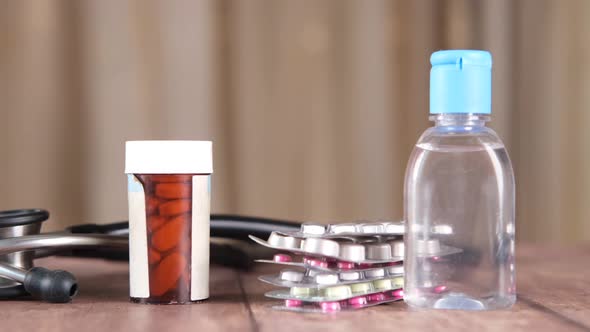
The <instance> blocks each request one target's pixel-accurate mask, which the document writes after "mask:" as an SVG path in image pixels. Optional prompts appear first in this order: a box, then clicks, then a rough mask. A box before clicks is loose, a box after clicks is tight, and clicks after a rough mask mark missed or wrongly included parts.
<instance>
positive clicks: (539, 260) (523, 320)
mask: <svg viewBox="0 0 590 332" xmlns="http://www.w3.org/2000/svg"><path fill="white" fill-rule="evenodd" d="M517 252H518V259H517V269H518V278H517V279H518V297H519V300H518V302H517V304H516V305H515V306H514V307H513V308H512V309H510V310H498V311H489V312H462V311H418V310H411V309H409V308H408V307H407V306H406V305H405V304H404V303H403V302H398V303H395V304H392V305H382V306H378V307H374V308H370V309H365V310H362V311H358V312H344V313H338V314H333V315H321V314H305V315H303V314H296V313H288V312H278V311H273V310H272V309H271V308H270V307H271V306H272V304H274V303H276V302H275V301H274V300H270V299H266V298H264V295H263V294H264V292H266V291H268V290H270V289H272V288H273V287H272V286H270V285H267V284H263V283H261V282H259V281H258V280H257V276H258V275H259V274H262V273H272V272H273V271H278V270H279V268H277V267H273V266H269V265H259V266H257V268H256V270H255V271H250V272H238V271H234V270H231V269H228V268H223V267H212V271H211V273H212V275H211V298H210V299H209V300H208V301H205V302H203V303H200V304H193V305H176V306H156V305H138V304H132V303H130V302H129V301H128V284H127V283H128V269H127V264H125V263H112V262H104V261H99V260H97V261H83V260H79V259H67V258H51V259H44V260H40V261H38V265H42V266H47V267H50V268H64V269H68V270H70V271H71V272H73V273H75V274H76V276H77V277H78V279H79V281H80V289H81V290H80V295H79V296H78V297H77V298H76V299H75V301H74V302H73V303H71V304H64V305H56V304H45V303H39V302H37V301H31V300H29V301H2V302H0V322H2V325H1V326H2V328H1V330H2V331H66V332H67V331H81V330H82V331H110V332H114V331H142V332H144V331H281V332H288V331H298V332H300V331H305V332H310V331H320V330H322V331H323V330H338V331H362V330H368V329H370V330H371V331H391V330H400V331H414V330H417V331H422V330H436V331H478V332H479V331H499V330H502V331H535V332H537V331H590V315H589V313H590V296H589V292H588V286H589V283H590V282H589V281H588V278H587V276H588V275H590V265H589V264H588V263H587V261H588V257H589V255H590V247H579V248H570V249H564V248H559V247H557V248H540V247H538V246H520V247H519V248H518V251H517Z"/></svg>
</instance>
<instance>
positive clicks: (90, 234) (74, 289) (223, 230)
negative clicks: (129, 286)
mask: <svg viewBox="0 0 590 332" xmlns="http://www.w3.org/2000/svg"><path fill="white" fill-rule="evenodd" d="M47 219H49V212H47V211H46V210H41V209H22V210H10V211H0V299H15V298H19V297H22V296H33V297H35V298H38V299H41V300H43V301H47V302H54V303H64V302H69V301H70V300H71V299H72V298H73V297H74V296H76V294H77V293H78V284H77V281H76V278H75V277H74V275H73V274H71V273H70V272H68V271H64V270H53V271H52V270H48V269H46V268H43V267H36V266H34V264H33V263H34V260H35V259H36V258H41V257H47V256H52V255H66V256H75V257H94V258H104V259H111V260H127V259H128V248H129V241H128V236H129V224H128V223H127V222H118V223H113V224H108V225H95V224H85V225H77V226H72V227H68V228H66V229H65V230H64V231H59V232H51V233H41V224H42V223H43V222H44V221H45V220H47ZM299 228H300V224H298V223H293V222H288V221H282V220H273V219H266V218H252V217H243V216H236V215H217V214H214V215H211V238H212V241H211V247H212V250H211V262H212V263H218V264H223V265H229V266H233V267H239V268H247V267H249V266H250V264H251V262H252V261H253V260H254V259H255V258H259V257H263V256H265V254H267V251H264V249H260V246H258V247H254V246H252V245H250V244H248V242H246V241H247V240H248V235H254V236H256V237H260V238H266V237H268V236H269V234H270V233H271V232H272V231H293V230H295V231H296V230H298V229H299Z"/></svg>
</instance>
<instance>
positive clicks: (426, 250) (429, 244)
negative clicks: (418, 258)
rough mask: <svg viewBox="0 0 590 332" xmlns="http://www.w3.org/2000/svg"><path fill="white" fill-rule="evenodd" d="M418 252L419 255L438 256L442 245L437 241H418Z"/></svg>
mask: <svg viewBox="0 0 590 332" xmlns="http://www.w3.org/2000/svg"><path fill="white" fill-rule="evenodd" d="M416 251H417V252H418V253H419V254H436V253H438V252H440V243H439V242H438V240H436V239H431V240H417V241H416Z"/></svg>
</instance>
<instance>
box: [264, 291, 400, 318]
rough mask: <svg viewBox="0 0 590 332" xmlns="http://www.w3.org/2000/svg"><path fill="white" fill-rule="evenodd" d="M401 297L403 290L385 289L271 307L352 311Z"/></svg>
mask: <svg viewBox="0 0 590 332" xmlns="http://www.w3.org/2000/svg"><path fill="white" fill-rule="evenodd" d="M402 299H403V290H401V289H397V290H393V291H385V292H379V293H373V294H370V295H364V296H363V295H361V296H357V297H352V298H350V299H347V300H341V301H325V302H305V301H301V300H285V301H284V303H283V304H281V305H275V306H273V307H272V308H273V309H275V310H282V311H293V312H304V313H336V312H341V311H353V310H358V309H363V308H368V307H372V306H376V305H380V304H386V303H391V302H396V301H400V300H402Z"/></svg>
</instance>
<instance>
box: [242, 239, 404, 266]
mask: <svg viewBox="0 0 590 332" xmlns="http://www.w3.org/2000/svg"><path fill="white" fill-rule="evenodd" d="M250 239H252V240H253V241H255V242H256V243H258V244H260V245H263V246H265V247H268V248H273V249H277V250H283V251H289V252H292V253H296V254H301V255H307V256H316V257H328V258H332V259H336V260H341V261H346V262H354V263H367V264H376V263H387V262H399V261H401V260H403V255H404V243H403V241H402V240H401V239H399V238H388V237H374V238H371V239H363V240H362V241H358V240H356V239H353V238H338V239H332V238H319V237H310V238H299V237H295V236H290V235H286V234H282V233H280V232H272V233H271V234H270V236H269V237H268V240H266V241H264V240H262V239H259V238H257V237H255V236H250Z"/></svg>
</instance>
